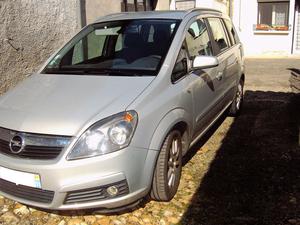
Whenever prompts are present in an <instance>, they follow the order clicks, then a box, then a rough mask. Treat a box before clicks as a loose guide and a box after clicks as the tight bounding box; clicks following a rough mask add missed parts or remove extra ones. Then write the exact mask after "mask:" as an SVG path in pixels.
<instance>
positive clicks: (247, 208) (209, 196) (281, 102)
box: [180, 91, 300, 225]
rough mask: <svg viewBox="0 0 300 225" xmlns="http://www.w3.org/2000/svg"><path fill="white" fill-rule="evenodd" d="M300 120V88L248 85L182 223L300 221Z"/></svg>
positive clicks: (286, 222) (278, 222)
mask: <svg viewBox="0 0 300 225" xmlns="http://www.w3.org/2000/svg"><path fill="white" fill-rule="evenodd" d="M223 119H224V118H223ZM299 122H300V95H299V94H294V93H282V92H262V91H246V93H245V102H244V107H243V111H242V113H241V115H240V116H239V117H238V118H236V119H235V120H234V122H233V123H232V125H231V127H230V129H229V130H228V131H227V133H226V136H225V137H224V139H223V141H222V145H221V147H220V148H219V149H218V151H217V153H216V156H215V158H214V160H213V161H212V163H211V164H210V168H209V169H208V172H207V173H206V175H205V176H204V178H203V179H202V181H201V183H200V185H199V187H198V189H197V191H196V192H195V194H194V196H193V198H192V200H191V203H190V205H189V207H188V208H187V210H186V212H185V213H184V215H183V217H182V220H181V222H180V224H189V225H190V224H197V225H200V224H205V225H209V224H218V225H221V224H234V225H239V224H243V225H244V224H270V225H271V224H272V225H273V224H291V223H294V224H299V223H300V147H299V141H300V140H299V138H300V137H299V124H300V123H299ZM219 123H222V119H221V120H219ZM215 126H216V127H218V125H217V124H216V125H215ZM210 132H214V129H212V131H210ZM210 136H211V134H207V137H206V138H204V139H203V140H200V141H199V142H198V143H197V145H196V146H195V147H194V148H193V149H192V152H191V153H190V154H191V155H190V157H192V156H193V152H196V151H197V150H198V149H199V147H201V146H202V145H203V144H204V143H205V142H206V140H207V138H209V137H210ZM186 161H188V159H186Z"/></svg>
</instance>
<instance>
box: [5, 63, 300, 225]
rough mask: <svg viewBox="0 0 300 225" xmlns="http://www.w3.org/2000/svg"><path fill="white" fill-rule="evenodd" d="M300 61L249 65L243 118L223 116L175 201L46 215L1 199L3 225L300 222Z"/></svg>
mask: <svg viewBox="0 0 300 225" xmlns="http://www.w3.org/2000/svg"><path fill="white" fill-rule="evenodd" d="M290 68H295V69H300V59H272V60H268V59H248V60H247V78H246V91H245V102H244V108H243V112H242V114H241V115H240V117H238V118H237V119H233V118H225V117H224V118H221V119H220V120H219V121H218V124H216V126H215V127H214V128H213V129H212V130H211V131H210V132H209V134H207V135H206V137H204V138H203V140H201V141H199V143H198V144H197V146H195V147H194V148H193V149H192V150H191V152H190V154H189V155H188V156H187V157H186V158H185V161H186V164H185V166H184V168H183V174H182V181H181V184H180V188H179V191H178V193H177V195H176V196H175V198H174V199H173V200H172V201H171V202H169V203H158V202H153V201H151V202H146V203H145V204H143V205H141V206H140V208H138V209H136V210H135V211H133V212H126V213H123V214H119V215H106V216H105V215H99V214H96V215H93V214H92V213H91V212H83V211H80V212H78V211H77V212H68V213H64V214H61V213H58V212H50V213H47V212H43V211H39V210H36V209H32V208H28V207H26V206H23V205H21V204H18V203H15V202H13V201H10V200H8V199H5V198H1V197H0V224H3V225H4V224H22V225H23V224H25V225H26V224H28V225H29V224H48V225H52V224H53V225H54V224H59V225H67V224H70V225H72V224H73V225H74V224H81V225H84V224H94V225H96V224H102V225H106V224H116V225H119V224H135V225H138V224H161V225H163V224H197V225H198V224H204V225H206V224H208V225H210V224H212V225H214V224H216V225H222V224H228V225H229V224H230V225H231V224H232V225H244V224H246V225H250V224H251V225H252V224H253V225H256V224H257V225H261V224H262V225H263V224H269V225H282V224H296V225H297V224H298V225H299V224H300V148H299V145H298V142H299V137H298V133H299V121H300V99H299V98H300V96H299V95H295V94H293V93H291V92H290V83H289V80H290V76H291V74H290V70H289V69H290Z"/></svg>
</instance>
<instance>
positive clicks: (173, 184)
mask: <svg viewBox="0 0 300 225" xmlns="http://www.w3.org/2000/svg"><path fill="white" fill-rule="evenodd" d="M181 168H182V140H181V133H180V132H179V131H178V130H173V131H171V132H170V133H169V134H168V135H167V137H166V138H165V140H164V143H163V145H162V147H161V150H160V154H159V156H158V160H157V163H156V168H155V171H154V177H153V181H152V189H151V193H150V196H151V198H152V199H154V200H156V201H170V200H171V199H172V198H173V197H174V195H175V194H176V192H177V189H178V186H179V182H180V177H181Z"/></svg>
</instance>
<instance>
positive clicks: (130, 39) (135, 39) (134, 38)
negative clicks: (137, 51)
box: [124, 33, 141, 48]
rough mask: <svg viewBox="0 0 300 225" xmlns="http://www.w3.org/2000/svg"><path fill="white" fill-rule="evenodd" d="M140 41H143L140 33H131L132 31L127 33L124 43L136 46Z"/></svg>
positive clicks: (128, 45) (127, 45)
mask: <svg viewBox="0 0 300 225" xmlns="http://www.w3.org/2000/svg"><path fill="white" fill-rule="evenodd" d="M139 43H141V37H140V35H139V34H136V33H134V34H131V33H128V34H126V35H125V38H124V45H125V46H126V47H127V48H128V47H129V48H130V47H136V46H138V45H139Z"/></svg>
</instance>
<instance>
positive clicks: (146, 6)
mask: <svg viewBox="0 0 300 225" xmlns="http://www.w3.org/2000/svg"><path fill="white" fill-rule="evenodd" d="M149 10H152V6H151V4H150V0H123V1H122V2H121V11H122V12H138V11H149Z"/></svg>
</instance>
